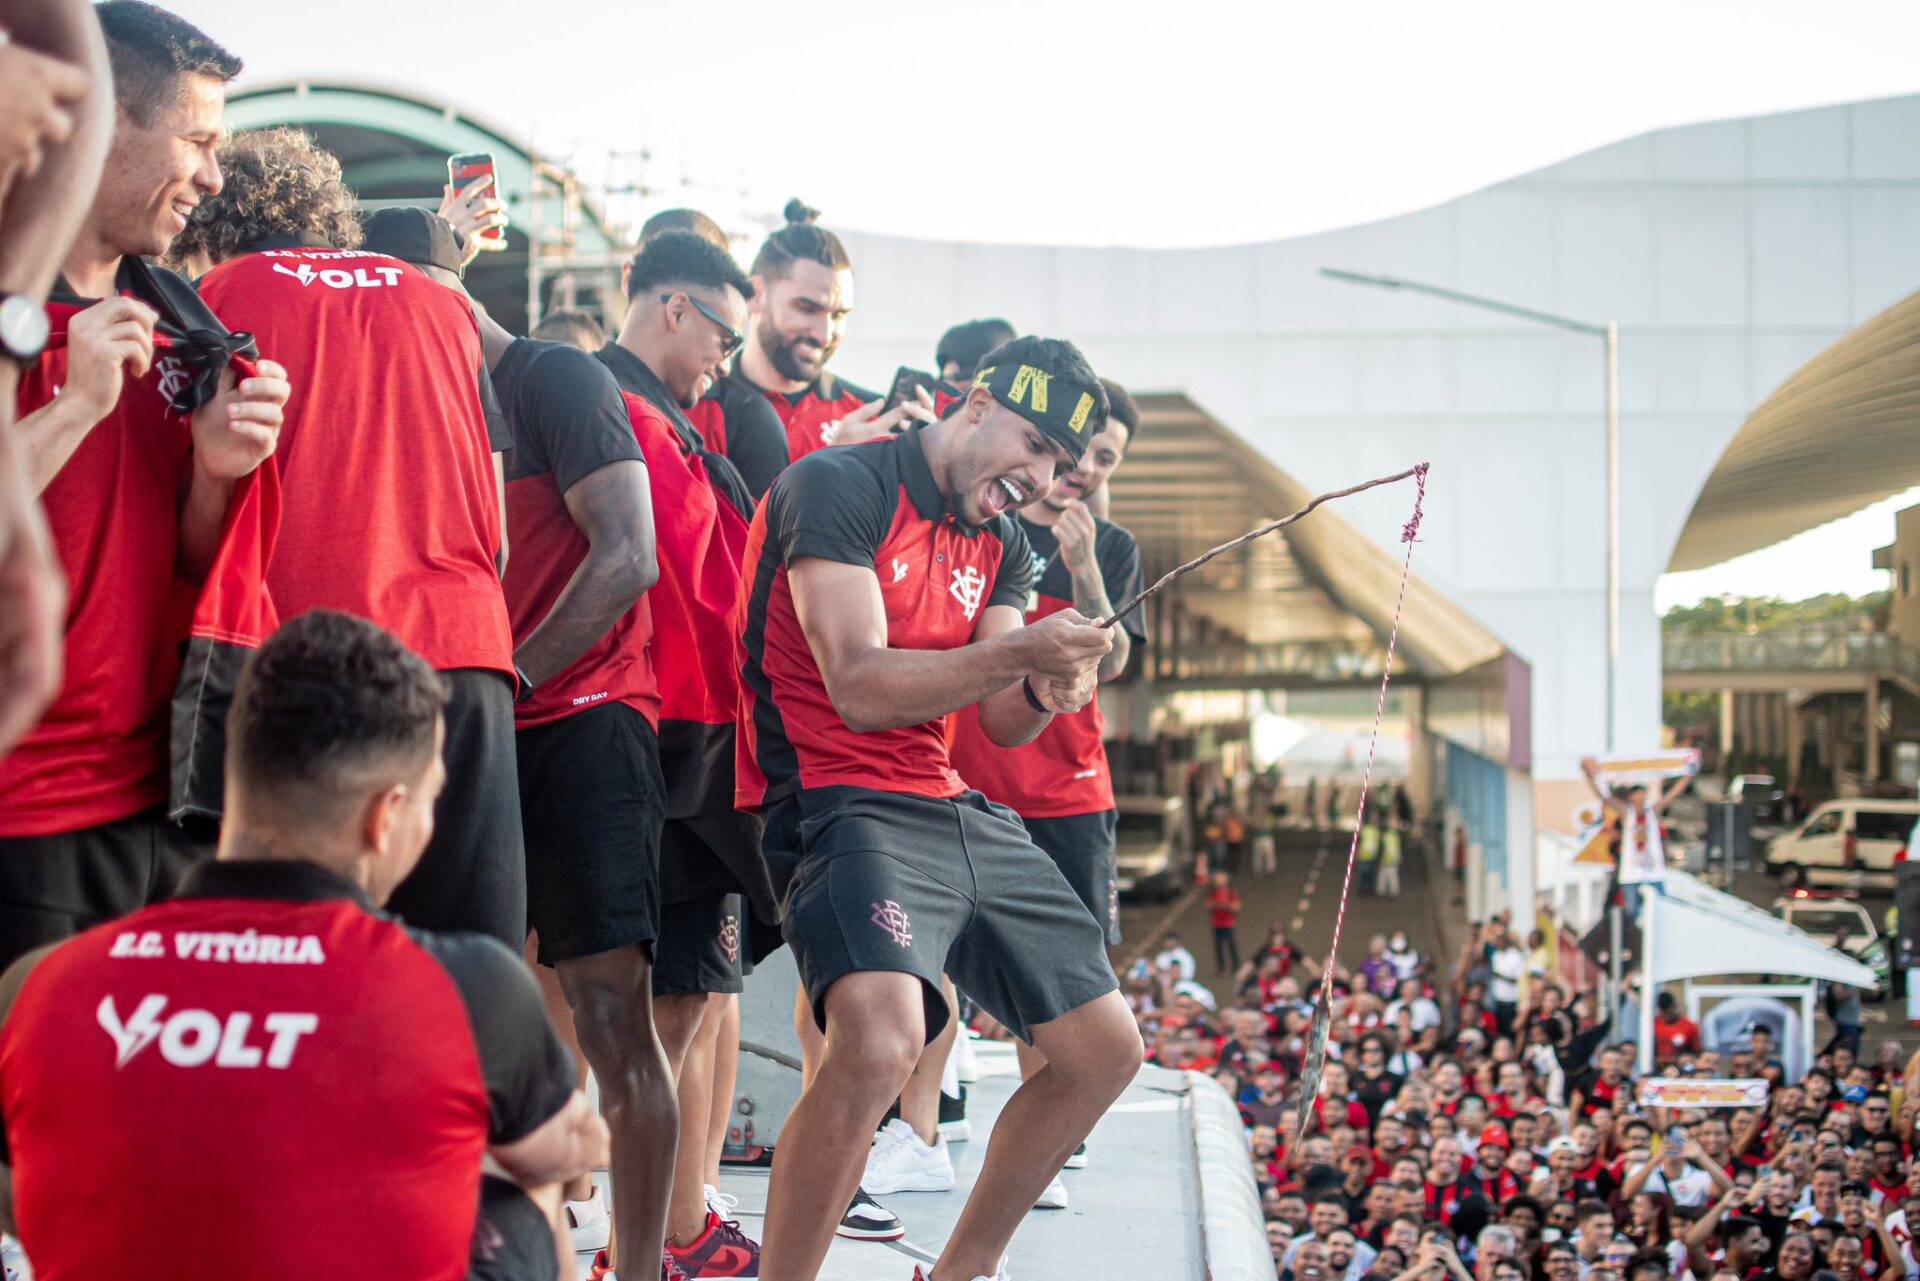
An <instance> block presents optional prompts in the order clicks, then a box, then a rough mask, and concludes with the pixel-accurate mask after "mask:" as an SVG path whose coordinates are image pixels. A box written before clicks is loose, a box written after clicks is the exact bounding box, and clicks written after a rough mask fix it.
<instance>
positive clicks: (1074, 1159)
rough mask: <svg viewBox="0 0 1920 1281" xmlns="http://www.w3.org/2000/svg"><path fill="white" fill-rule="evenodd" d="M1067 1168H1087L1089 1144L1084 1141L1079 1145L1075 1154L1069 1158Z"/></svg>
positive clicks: (1074, 1151)
mask: <svg viewBox="0 0 1920 1281" xmlns="http://www.w3.org/2000/svg"><path fill="white" fill-rule="evenodd" d="M1066 1168H1067V1169H1069V1170H1084V1169H1086V1168H1087V1145H1086V1144H1084V1143H1082V1144H1081V1145H1080V1146H1079V1147H1077V1148H1075V1149H1074V1150H1073V1155H1072V1156H1070V1157H1068V1158H1067V1167H1066Z"/></svg>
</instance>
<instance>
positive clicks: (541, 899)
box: [519, 703, 661, 965]
mask: <svg viewBox="0 0 1920 1281" xmlns="http://www.w3.org/2000/svg"><path fill="white" fill-rule="evenodd" d="M519 756H520V816H521V821H522V824H523V825H524V828H525V831H526V839H527V924H528V925H529V926H530V927H531V928H532V929H533V930H534V931H535V932H536V933H537V934H538V935H539V936H540V963H541V964H542V965H552V964H554V963H556V962H558V961H568V960H573V959H575V958H577V957H582V956H593V955H595V954H597V953H600V952H611V951H613V950H614V949H615V948H621V947H628V946H631V945H632V944H635V943H652V942H653V941H654V940H655V939H657V938H659V937H660V823H661V817H660V815H661V789H660V743H659V739H658V738H657V737H656V736H655V735H654V732H653V726H651V725H649V724H647V718H646V717H645V716H643V715H641V714H640V713H639V712H638V711H636V710H634V709H633V708H631V707H628V706H627V705H626V704H625V703H602V704H601V705H600V706H598V707H590V708H588V709H587V710H586V711H583V712H578V713H576V714H574V715H572V716H569V717H567V718H565V719H564V720H557V721H553V722H551V723H549V724H546V725H535V726H533V727H532V728H530V729H523V730H521V731H520V734H519ZM656 950H657V949H656Z"/></svg>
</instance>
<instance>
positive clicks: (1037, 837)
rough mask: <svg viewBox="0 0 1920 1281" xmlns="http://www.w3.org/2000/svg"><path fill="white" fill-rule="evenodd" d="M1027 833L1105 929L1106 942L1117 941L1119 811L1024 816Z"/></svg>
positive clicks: (1113, 942)
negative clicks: (1062, 816)
mask: <svg viewBox="0 0 1920 1281" xmlns="http://www.w3.org/2000/svg"><path fill="white" fill-rule="evenodd" d="M1020 821H1021V822H1022V823H1024V824H1026V828H1027V834H1028V835H1029V836H1031V837H1033V843H1034V844H1035V845H1038V846H1039V847H1040V848H1041V850H1042V851H1043V852H1044V853H1045V854H1046V856H1047V857H1048V858H1050V859H1052V860H1053V862H1054V866H1055V867H1058V868H1059V869H1060V873H1061V875H1063V876H1065V877H1066V878H1067V884H1069V885H1071V886H1073V892H1074V893H1075V894H1078V895H1079V896H1080V901H1081V902H1082V903H1085V904H1086V905H1087V911H1089V912H1091V913H1093V919H1094V920H1096V921H1098V922H1099V923H1100V927H1101V928H1102V929H1104V930H1105V931H1106V932H1107V946H1108V947H1113V946H1115V945H1117V944H1118V943H1119V942H1120V881H1119V871H1120V868H1119V864H1118V863H1117V862H1116V861H1115V860H1116V859H1117V857H1118V855H1117V854H1116V853H1115V849H1114V830H1115V827H1116V826H1117V825H1118V823H1119V821H1120V811H1118V810H1101V811H1100V812H1099V813H1098V814H1071V815H1068V816H1067V817H1065V818H1023V819H1021V820H1020Z"/></svg>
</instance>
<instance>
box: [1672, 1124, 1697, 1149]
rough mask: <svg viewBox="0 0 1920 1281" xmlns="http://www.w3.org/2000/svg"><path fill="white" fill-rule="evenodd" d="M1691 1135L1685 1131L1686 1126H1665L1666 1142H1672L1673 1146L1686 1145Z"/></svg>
mask: <svg viewBox="0 0 1920 1281" xmlns="http://www.w3.org/2000/svg"><path fill="white" fill-rule="evenodd" d="M1691 1137H1692V1136H1691V1135H1689V1134H1688V1133H1687V1127H1686V1126H1684V1125H1670V1126H1668V1127H1667V1142H1669V1143H1671V1144H1673V1145H1674V1146H1675V1147H1681V1148H1683V1147H1685V1146H1687V1141H1688V1140H1689V1139H1690V1138H1691Z"/></svg>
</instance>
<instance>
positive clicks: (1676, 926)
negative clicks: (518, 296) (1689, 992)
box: [1640, 870, 1875, 1072]
mask: <svg viewBox="0 0 1920 1281" xmlns="http://www.w3.org/2000/svg"><path fill="white" fill-rule="evenodd" d="M1644 889H1645V891H1646V895H1645V897H1644V898H1643V899H1642V900H1641V904H1640V914H1641V925H1642V927H1643V933H1642V935H1641V938H1642V949H1641V952H1642V954H1641V958H1640V960H1641V970H1642V973H1643V974H1644V975H1646V977H1647V980H1648V981H1647V983H1646V985H1645V987H1643V989H1642V991H1643V992H1644V993H1645V994H1646V995H1645V998H1644V999H1643V1000H1642V1001H1641V1003H1640V1004H1641V1008H1640V1070H1641V1071H1642V1072H1648V1071H1651V1070H1652V1068H1653V1061H1654V1053H1653V1006H1654V1001H1653V996H1652V994H1653V993H1656V992H1658V991H1659V990H1660V985H1661V984H1663V983H1673V982H1678V981H1682V980H1687V981H1690V980H1693V979H1698V978H1706V977H1709V976H1711V975H1722V974H1726V975H1731V974H1764V975H1767V976H1768V977H1769V978H1797V979H1817V980H1825V981H1827V982H1829V983H1845V984H1847V985H1848V986H1850V987H1857V988H1862V989H1871V988H1872V987H1873V986H1874V981H1875V980H1874V974H1873V971H1872V970H1870V969H1868V968H1867V967H1866V966H1864V965H1862V964H1860V963H1859V962H1858V961H1856V960H1854V959H1853V958H1852V957H1849V956H1847V955H1845V954H1844V953H1841V952H1839V951H1836V950H1835V949H1833V948H1830V947H1828V946H1827V945H1826V944H1824V943H1821V942H1820V941H1819V940H1817V939H1815V938H1813V937H1812V936H1811V935H1809V934H1807V933H1806V932H1805V931H1803V930H1798V929H1795V928H1794V927H1793V926H1791V925H1788V924H1787V923H1786V922H1785V921H1783V920H1781V919H1780V918H1779V917H1777V916H1774V915H1772V914H1770V913H1768V912H1763V911H1761V910H1760V909H1759V908H1757V907H1755V906H1753V905H1752V904H1751V903H1748V902H1745V901H1744V900H1742V899H1738V898H1735V897H1734V896H1733V895H1731V894H1726V893H1722V892H1721V891H1719V890H1716V889H1714V888H1712V887H1711V886H1709V885H1707V884H1705V883H1703V882H1701V881H1699V880H1696V879H1695V878H1693V877H1691V876H1688V875H1687V874H1686V873H1685V872H1678V871H1671V870H1669V871H1668V872H1667V874H1666V876H1665V877H1664V878H1663V879H1662V880H1661V881H1660V882H1658V883H1655V884H1650V885H1647V886H1645V887H1644ZM1761 990H1762V989H1756V991H1755V994H1756V995H1757V994H1759V991H1761ZM1772 991H1773V992H1777V993H1778V994H1779V995H1780V996H1782V997H1786V996H1797V997H1798V998H1799V999H1800V1002H1801V1006H1802V1009H1803V1015H1802V1028H1801V1034H1802V1036H1804V1037H1805V1038H1807V1045H1806V1051H1807V1056H1806V1057H1807V1061H1808V1062H1812V1058H1813V1045H1812V1037H1813V992H1814V989H1813V988H1812V987H1811V986H1810V985H1801V986H1799V987H1798V988H1774V989H1772Z"/></svg>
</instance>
